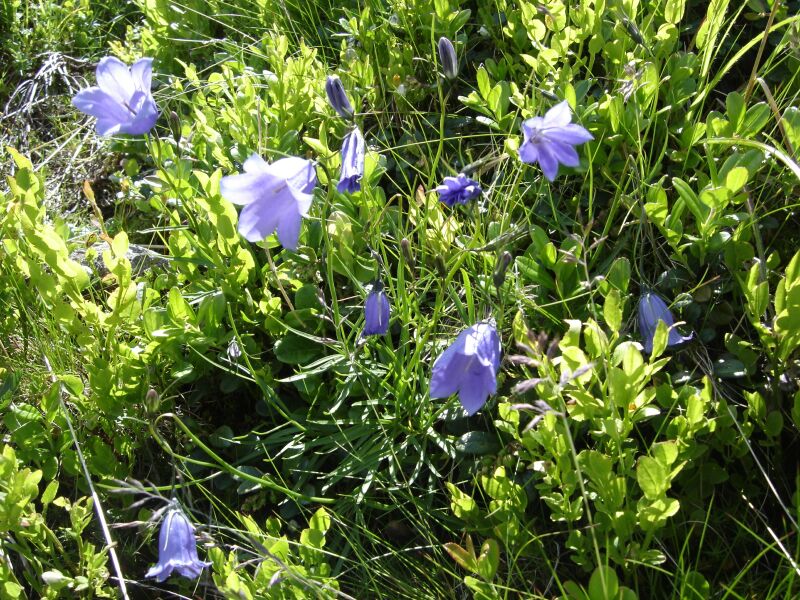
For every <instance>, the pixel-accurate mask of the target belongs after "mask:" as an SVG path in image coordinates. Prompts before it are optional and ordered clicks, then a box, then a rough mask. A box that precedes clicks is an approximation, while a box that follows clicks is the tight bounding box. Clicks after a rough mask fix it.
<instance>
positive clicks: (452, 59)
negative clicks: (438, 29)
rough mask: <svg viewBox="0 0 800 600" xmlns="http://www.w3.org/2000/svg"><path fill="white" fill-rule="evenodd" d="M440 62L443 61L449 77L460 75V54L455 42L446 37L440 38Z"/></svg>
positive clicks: (443, 67) (445, 72) (453, 77)
mask: <svg viewBox="0 0 800 600" xmlns="http://www.w3.org/2000/svg"><path fill="white" fill-rule="evenodd" d="M439 62H441V63H442V71H444V76H445V77H447V78H448V79H455V78H456V77H458V56H456V49H455V48H454V47H453V42H451V41H450V40H448V39H447V38H446V37H440V38H439Z"/></svg>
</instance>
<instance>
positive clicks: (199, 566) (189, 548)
mask: <svg viewBox="0 0 800 600" xmlns="http://www.w3.org/2000/svg"><path fill="white" fill-rule="evenodd" d="M210 565H211V563H208V562H203V561H202V560H200V559H198V558H197V542H196V541H195V539H194V527H193V526H192V524H191V523H190V522H189V519H187V518H186V515H184V514H183V511H182V510H181V509H179V508H170V509H169V511H168V512H167V514H166V516H165V517H164V520H163V521H161V531H160V532H159V534H158V563H156V565H155V566H154V567H152V568H151V569H150V570H149V571H147V574H146V575H145V577H155V578H156V581H158V582H162V581H165V580H166V579H167V577H169V576H170V575H171V574H172V572H173V571H177V572H178V573H179V574H181V575H183V576H184V577H188V578H190V579H194V578H195V577H198V576H199V575H200V571H202V570H203V567H208V566H210Z"/></svg>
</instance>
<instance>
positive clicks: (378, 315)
mask: <svg viewBox="0 0 800 600" xmlns="http://www.w3.org/2000/svg"><path fill="white" fill-rule="evenodd" d="M390 314H391V310H390V308H389V299H388V298H387V297H386V293H385V292H384V291H383V284H382V283H380V282H376V283H374V284H373V285H372V290H370V292H369V294H368V295H367V300H366V302H365V303H364V331H363V333H362V334H361V335H364V336H367V335H383V334H384V333H386V332H387V331H388V330H389V316H390Z"/></svg>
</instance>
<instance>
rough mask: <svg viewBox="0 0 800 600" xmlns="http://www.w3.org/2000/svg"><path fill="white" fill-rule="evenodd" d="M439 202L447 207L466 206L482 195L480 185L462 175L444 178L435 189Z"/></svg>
mask: <svg viewBox="0 0 800 600" xmlns="http://www.w3.org/2000/svg"><path fill="white" fill-rule="evenodd" d="M436 192H437V193H438V194H439V200H441V201H442V202H444V203H445V204H446V205H447V206H451V207H452V206H455V205H456V204H466V203H467V202H468V201H470V200H472V199H473V198H476V197H478V196H480V195H481V194H482V193H483V190H482V189H481V186H480V184H479V183H478V182H477V181H473V180H472V179H470V178H469V177H467V176H466V175H464V174H463V173H459V174H458V175H457V176H456V177H445V178H444V183H443V184H442V185H440V186H438V187H437V188H436Z"/></svg>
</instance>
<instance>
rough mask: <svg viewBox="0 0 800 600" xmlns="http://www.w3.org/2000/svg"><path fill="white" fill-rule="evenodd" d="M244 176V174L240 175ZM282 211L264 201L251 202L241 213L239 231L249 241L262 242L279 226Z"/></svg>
mask: <svg viewBox="0 0 800 600" xmlns="http://www.w3.org/2000/svg"><path fill="white" fill-rule="evenodd" d="M238 177H243V175H238ZM279 217H280V213H279V212H278V211H275V210H270V207H269V206H266V207H265V205H264V202H263V201H260V202H251V203H250V204H248V205H247V206H245V207H244V209H242V212H241V213H240V214H239V226H238V230H239V233H240V234H242V236H243V237H244V239H246V240H247V241H248V242H260V241H261V240H263V239H264V238H265V237H267V236H268V235H270V234H271V233H272V232H273V231H275V228H276V227H277V226H278V220H279Z"/></svg>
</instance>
